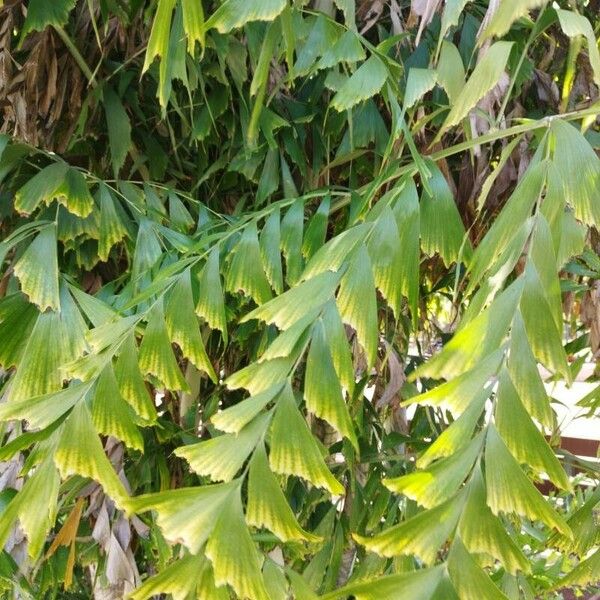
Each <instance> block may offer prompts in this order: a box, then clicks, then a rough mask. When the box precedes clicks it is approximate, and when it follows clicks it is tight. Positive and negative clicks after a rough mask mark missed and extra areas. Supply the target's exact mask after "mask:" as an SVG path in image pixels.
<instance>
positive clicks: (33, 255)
mask: <svg viewBox="0 0 600 600" xmlns="http://www.w3.org/2000/svg"><path fill="white" fill-rule="evenodd" d="M56 243H57V242H56V227H55V226H53V225H49V226H46V227H44V228H43V229H41V230H40V232H39V233H38V235H37V236H36V238H35V239H34V240H33V242H31V244H29V247H28V248H27V250H25V252H24V253H23V255H22V256H21V258H20V259H19V260H18V261H17V263H16V264H15V267H14V270H15V275H16V277H17V278H18V279H19V281H20V283H21V289H22V290H23V293H24V294H26V295H27V296H28V297H29V300H30V301H31V302H33V303H34V304H37V306H38V307H39V308H40V310H41V311H42V312H43V311H44V310H46V309H47V308H49V309H51V310H54V311H58V310H60V299H59V293H58V258H57V254H56Z"/></svg>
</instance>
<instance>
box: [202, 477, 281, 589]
mask: <svg viewBox="0 0 600 600" xmlns="http://www.w3.org/2000/svg"><path fill="white" fill-rule="evenodd" d="M206 556H207V557H208V558H209V559H210V561H211V562H212V565H213V569H214V577H215V584H216V585H217V586H221V585H224V584H229V585H230V586H231V587H232V588H233V589H234V590H235V592H236V594H237V595H238V596H239V597H241V598H253V599H256V600H270V598H269V595H268V594H267V590H266V589H265V585H264V581H263V578H262V575H261V570H260V567H261V563H262V555H259V553H258V551H257V549H256V546H255V545H254V542H253V541H252V538H251V537H250V533H249V532H248V528H247V527H246V521H245V520H244V513H243V509H242V499H241V493H240V488H239V487H237V489H236V490H235V491H234V492H233V493H232V494H231V495H230V496H229V497H228V498H227V500H226V501H225V502H224V503H223V507H222V510H221V512H220V514H219V516H218V517H217V520H216V522H215V524H214V530H213V532H212V535H211V536H210V538H209V540H208V543H207V544H206Z"/></svg>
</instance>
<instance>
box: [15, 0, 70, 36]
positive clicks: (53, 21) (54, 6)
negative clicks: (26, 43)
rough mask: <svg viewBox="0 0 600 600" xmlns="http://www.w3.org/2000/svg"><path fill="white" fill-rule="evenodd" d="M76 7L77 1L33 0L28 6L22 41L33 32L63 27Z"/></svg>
mask: <svg viewBox="0 0 600 600" xmlns="http://www.w3.org/2000/svg"><path fill="white" fill-rule="evenodd" d="M74 6H75V0H56V2H50V3H48V2H46V1H45V0H31V2H29V5H28V6H27V18H26V19H25V23H24V24H23V28H22V30H21V40H23V39H24V38H25V36H26V35H27V34H28V33H30V32H31V31H43V30H44V29H45V28H46V27H47V26H48V25H53V26H54V27H62V26H63V25H64V24H65V23H66V22H67V19H68V18H69V13H70V12H71V10H73V7H74Z"/></svg>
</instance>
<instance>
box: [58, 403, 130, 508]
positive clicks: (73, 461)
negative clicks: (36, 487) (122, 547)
mask: <svg viewBox="0 0 600 600" xmlns="http://www.w3.org/2000/svg"><path fill="white" fill-rule="evenodd" d="M53 458H54V463H55V464H56V466H57V467H58V470H59V471H60V474H61V476H62V477H63V478H66V477H69V476H70V475H81V476H82V477H89V478H90V479H94V480H95V481H97V482H98V483H99V484H100V485H101V486H102V487H103V488H104V491H105V493H106V494H107V495H108V496H110V497H111V498H112V499H113V500H114V501H115V503H116V504H117V505H118V506H123V503H124V501H125V499H126V497H127V492H126V491H125V488H124V487H123V484H122V483H121V481H120V479H119V478H118V477H117V474H116V473H115V471H114V469H113V467H112V465H111V464H110V461H109V460H108V458H107V457H106V454H105V453H104V449H103V448H102V444H101V443H100V438H99V437H98V434H97V433H96V430H95V429H94V424H93V423H92V417H91V415H90V411H89V410H88V408H87V406H86V403H85V402H79V403H78V404H77V405H76V406H75V408H74V409H73V411H72V412H71V414H70V415H69V417H68V419H67V420H66V421H65V423H64V425H63V428H62V430H61V431H60V439H59V442H58V446H57V447H56V451H55V453H54V457H53Z"/></svg>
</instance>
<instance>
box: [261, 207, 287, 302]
mask: <svg viewBox="0 0 600 600" xmlns="http://www.w3.org/2000/svg"><path fill="white" fill-rule="evenodd" d="M279 219H280V216H279V209H277V210H275V211H273V212H272V213H271V214H270V215H269V217H268V218H267V220H266V221H265V225H264V227H263V229H262V231H261V232H260V255H261V257H262V260H263V264H264V266H265V272H266V274H267V279H268V280H269V283H270V284H271V287H272V288H273V289H274V290H275V293H276V294H282V293H283V267H282V265H281V250H280V245H281V226H280V222H279Z"/></svg>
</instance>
